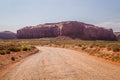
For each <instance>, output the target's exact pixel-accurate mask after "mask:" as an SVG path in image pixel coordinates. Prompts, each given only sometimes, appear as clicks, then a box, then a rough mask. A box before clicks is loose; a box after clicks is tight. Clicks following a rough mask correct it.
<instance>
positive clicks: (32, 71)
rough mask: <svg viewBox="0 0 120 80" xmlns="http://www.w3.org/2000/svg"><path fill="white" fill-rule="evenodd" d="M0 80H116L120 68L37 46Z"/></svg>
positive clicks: (118, 76)
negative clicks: (35, 49) (32, 52)
mask: <svg viewBox="0 0 120 80" xmlns="http://www.w3.org/2000/svg"><path fill="white" fill-rule="evenodd" d="M38 48H39V50H40V52H38V53H37V54H34V55H32V56H30V57H28V58H26V59H25V60H24V61H23V62H22V63H20V64H19V65H17V66H16V67H15V68H14V69H12V70H11V71H10V72H9V73H7V74H6V75H5V76H4V77H3V78H2V80H120V67H119V66H116V65H112V64H109V63H106V62H102V61H99V60H96V59H94V58H92V57H90V56H88V55H85V54H82V53H79V52H77V51H73V50H68V49H62V48H53V47H38Z"/></svg>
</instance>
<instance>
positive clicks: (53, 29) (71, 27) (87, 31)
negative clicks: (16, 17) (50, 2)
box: [17, 21, 117, 40]
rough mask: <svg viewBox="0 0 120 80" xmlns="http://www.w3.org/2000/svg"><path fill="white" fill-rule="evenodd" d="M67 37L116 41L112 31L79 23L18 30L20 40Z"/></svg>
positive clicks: (42, 25)
mask: <svg viewBox="0 0 120 80" xmlns="http://www.w3.org/2000/svg"><path fill="white" fill-rule="evenodd" d="M58 36H67V37H70V38H78V39H82V40H116V39H117V38H116V36H115V34H114V33H113V30H112V29H105V28H103V27H98V26H95V25H92V24H86V23H83V22H78V21H64V22H58V23H46V24H40V25H37V26H27V27H24V28H22V29H19V30H17V38H18V39H32V38H46V37H47V38H48V37H58Z"/></svg>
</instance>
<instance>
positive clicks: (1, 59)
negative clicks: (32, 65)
mask: <svg viewBox="0 0 120 80" xmlns="http://www.w3.org/2000/svg"><path fill="white" fill-rule="evenodd" d="M37 51H38V50H37V49H33V50H31V51H20V52H11V53H10V54H5V55H0V78H1V77H2V76H3V75H4V74H5V73H7V72H8V71H9V70H10V69H11V68H13V67H14V66H15V65H17V64H18V63H20V61H21V60H22V59H24V58H25V57H27V56H29V55H32V54H34V53H36V52H37ZM12 58H14V60H13V59H12Z"/></svg>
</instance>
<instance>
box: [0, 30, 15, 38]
mask: <svg viewBox="0 0 120 80" xmlns="http://www.w3.org/2000/svg"><path fill="white" fill-rule="evenodd" d="M15 38H16V34H15V33H13V32H10V31H3V32H0V39H15Z"/></svg>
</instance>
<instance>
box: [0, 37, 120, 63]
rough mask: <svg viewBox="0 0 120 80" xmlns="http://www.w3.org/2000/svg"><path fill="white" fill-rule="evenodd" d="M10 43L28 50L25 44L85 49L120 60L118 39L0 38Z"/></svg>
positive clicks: (2, 41) (3, 42)
mask: <svg viewBox="0 0 120 80" xmlns="http://www.w3.org/2000/svg"><path fill="white" fill-rule="evenodd" d="M12 43H14V44H20V45H24V47H22V50H26V49H28V50H29V48H26V45H27V46H35V45H40V46H53V47H62V48H73V49H76V50H82V51H85V52H87V53H88V54H90V55H95V56H98V57H102V58H105V59H109V60H112V61H116V62H120V41H83V40H78V39H76V40H73V39H70V38H65V37H62V38H61V37H58V38H41V39H21V40H18V39H16V40H0V44H12ZM23 48H24V49H23ZM8 53H9V52H8Z"/></svg>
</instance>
